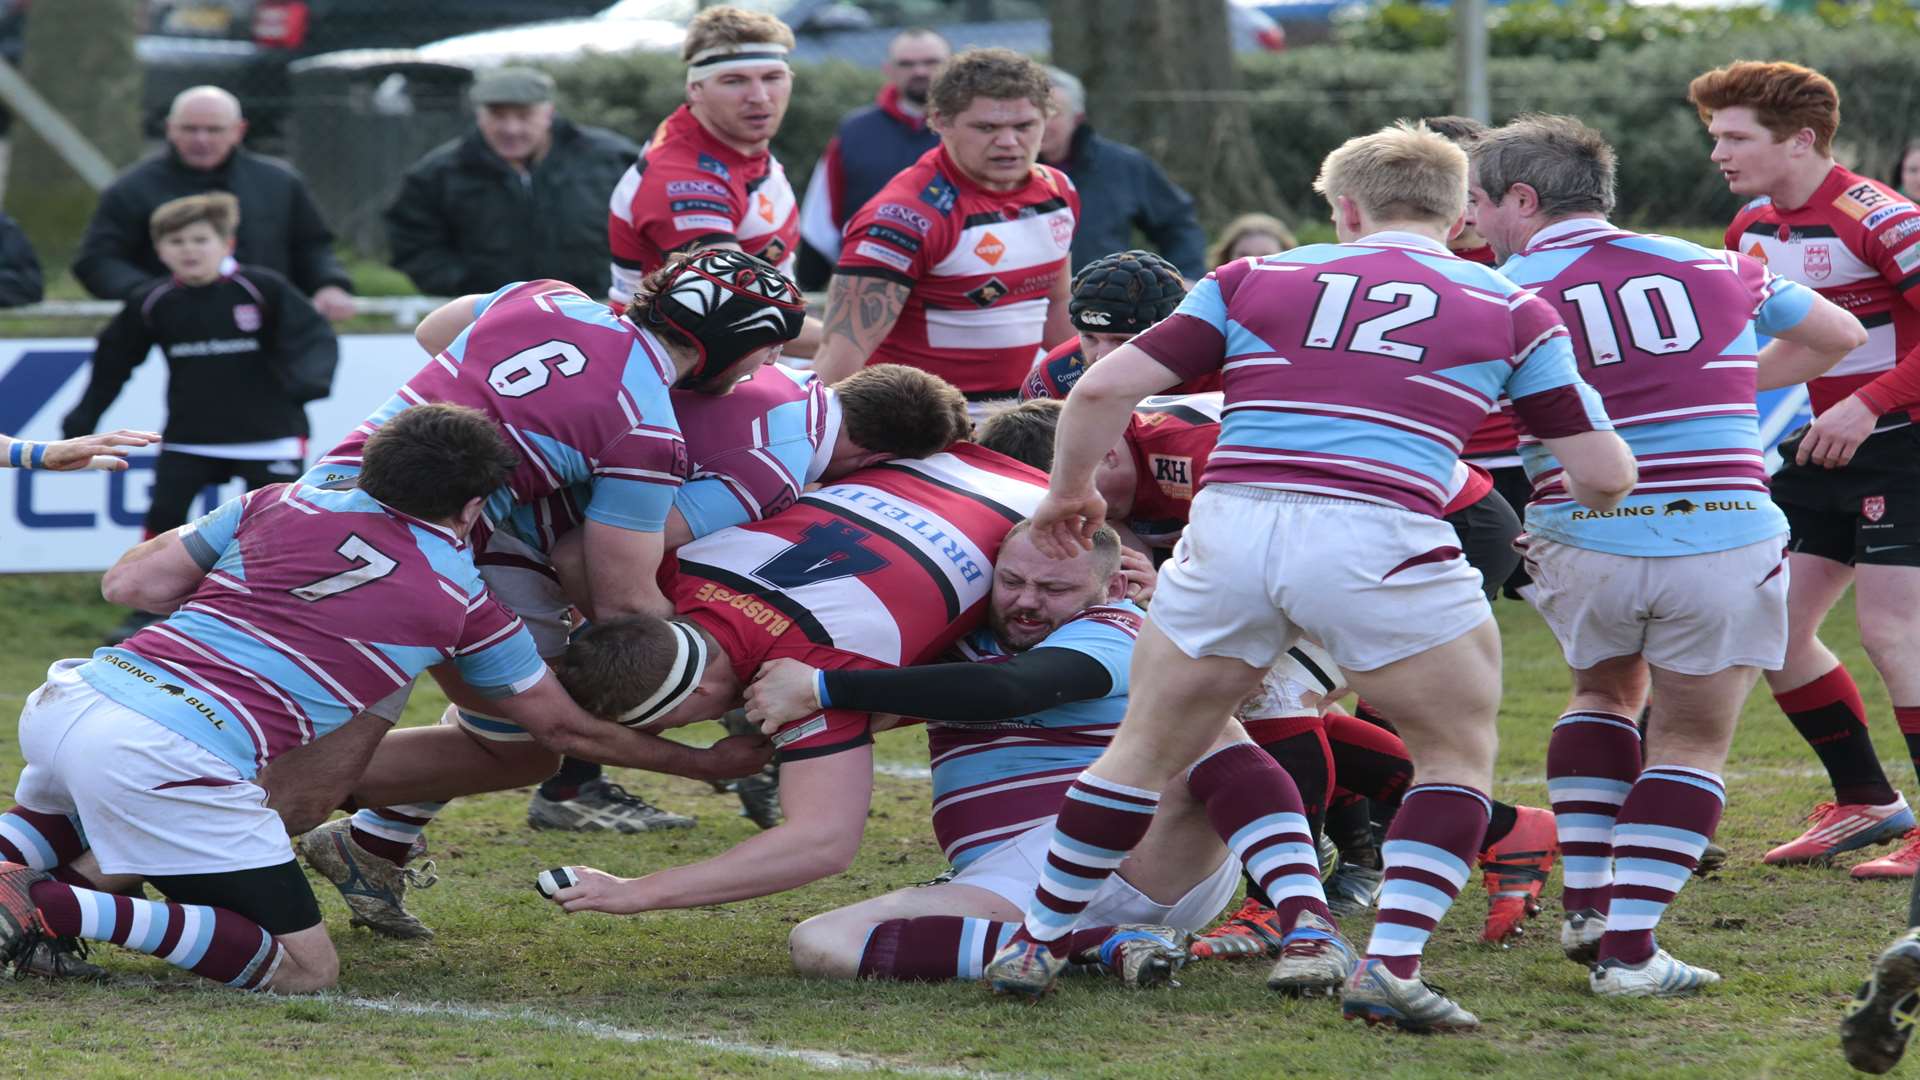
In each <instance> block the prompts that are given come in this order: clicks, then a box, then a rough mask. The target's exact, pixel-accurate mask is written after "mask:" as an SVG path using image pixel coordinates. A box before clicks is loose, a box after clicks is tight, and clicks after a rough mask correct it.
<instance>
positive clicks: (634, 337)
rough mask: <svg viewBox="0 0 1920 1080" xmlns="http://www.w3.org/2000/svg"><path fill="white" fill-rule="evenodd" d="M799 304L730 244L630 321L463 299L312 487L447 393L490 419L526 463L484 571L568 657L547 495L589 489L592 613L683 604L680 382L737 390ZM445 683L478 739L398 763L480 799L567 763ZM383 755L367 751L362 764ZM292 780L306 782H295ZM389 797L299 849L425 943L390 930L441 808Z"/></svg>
mask: <svg viewBox="0 0 1920 1080" xmlns="http://www.w3.org/2000/svg"><path fill="white" fill-rule="evenodd" d="M804 307H805V305H804V301H803V300H802V299H801V297H800V294H799V291H798V290H796V289H795V288H794V287H793V284H792V282H790V281H788V280H787V279H786V278H785V276H783V275H781V274H780V273H779V271H777V270H775V269H774V268H773V267H771V266H769V265H768V264H767V263H765V262H763V261H761V260H759V259H757V258H755V257H753V256H751V255H747V254H744V253H742V252H739V251H731V250H726V249H707V250H702V251H699V252H696V253H694V254H693V255H677V256H675V257H674V258H673V259H672V260H670V261H669V263H668V264H667V265H666V266H664V267H662V268H661V269H660V270H658V271H656V272H655V273H654V274H652V275H650V276H649V277H648V279H647V281H646V283H645V286H644V288H643V290H642V291H641V293H640V294H638V295H637V296H636V297H635V299H634V301H633V302H632V303H631V304H630V305H628V307H627V311H626V313H625V314H622V315H615V314H614V313H613V312H611V311H609V310H608V309H607V307H606V305H605V304H603V303H601V302H600V301H598V300H596V299H594V298H592V297H589V296H587V295H585V294H584V293H582V292H580V291H579V290H578V289H576V288H574V287H573V286H571V285H566V284H562V283H560V282H555V281H534V282H520V283H515V284H512V285H508V286H503V287H502V288H501V289H499V290H498V291H496V292H494V293H493V294H492V295H490V296H485V297H461V298H459V299H456V300H453V301H451V302H449V303H448V304H447V305H446V306H444V307H442V308H440V309H439V310H437V311H435V312H434V313H433V314H431V315H429V316H428V317H427V318H426V319H425V320H424V321H423V322H422V323H421V325H420V327H419V329H418V330H417V331H416V333H415V336H416V337H417V338H418V339H419V340H420V343H421V345H422V346H423V347H425V348H427V349H428V351H429V352H432V353H434V358H433V359H432V360H431V361H429V362H428V363H427V365H426V366H425V367H424V368H422V369H421V370H420V372H419V373H418V374H416V375H414V377H413V378H411V379H409V380H408V381H407V383H406V384H405V385H403V386H402V387H400V389H399V391H398V392H396V393H395V395H394V396H393V397H392V398H391V399H390V400H389V401H388V402H387V403H386V404H385V405H384V406H382V407H381V408H380V410H379V411H377V412H375V413H374V414H373V415H372V416H371V417H369V418H368V419H367V421H366V422H364V423H362V424H361V425H360V427H359V428H357V429H355V431H354V432H353V433H352V434H350V435H349V436H348V437H347V438H346V440H345V441H343V442H342V443H341V445H340V446H338V447H336V448H335V449H334V450H333V451H332V452H330V453H328V454H327V455H325V456H323V457H322V458H321V459H320V462H319V464H318V465H316V466H315V468H314V470H313V471H312V472H310V473H309V478H310V479H312V478H318V479H319V480H320V482H323V483H324V482H326V481H329V480H335V479H343V478H351V477H352V476H353V475H355V472H356V470H357V467H358V463H359V452H360V445H361V443H363V442H364V440H365V439H366V438H367V437H368V435H369V434H371V433H372V432H373V431H376V430H378V428H379V426H380V424H382V423H383V422H384V421H385V420H386V419H387V418H388V417H389V416H392V415H394V414H395V413H397V412H398V411H400V410H401V409H404V408H406V407H408V406H409V405H412V404H415V403H419V402H432V401H448V402H453V403H456V404H464V405H470V406H473V407H475V408H478V409H480V410H481V411H482V412H484V413H486V414H487V416H488V417H489V418H490V419H492V420H493V421H494V423H495V424H496V425H497V426H498V427H499V428H500V430H501V431H502V432H503V433H505V434H506V435H507V436H508V437H509V438H510V439H511V440H512V441H513V443H514V444H515V445H516V446H517V447H518V449H519V452H520V455H521V461H520V464H519V466H518V467H517V468H516V469H515V470H514V473H513V475H512V477H511V478H510V479H509V481H508V482H507V484H505V485H503V486H502V487H501V488H500V490H498V491H496V492H494V494H493V495H492V496H490V497H489V499H488V501H487V515H486V518H487V520H486V522H485V524H484V525H483V527H482V528H483V532H484V534H485V535H484V537H483V538H482V539H480V540H479V542H478V543H476V545H475V546H476V548H477V549H478V554H477V556H476V562H477V563H478V564H479V565H480V569H481V573H482V574H483V575H485V577H486V579H487V582H488V585H489V587H490V588H491V589H492V590H493V591H494V593H495V594H496V595H498V596H499V597H500V599H501V602H502V603H504V604H506V605H507V607H508V608H510V609H511V610H512V611H513V612H514V613H515V614H517V615H519V616H520V617H521V618H523V619H525V620H526V621H527V623H528V625H529V627H530V629H531V630H532V631H533V634H534V638H535V642H536V644H537V645H538V646H539V647H540V650H541V655H543V656H548V657H551V656H554V655H557V654H558V653H559V651H560V650H561V649H562V648H563V647H564V646H565V644H566V634H567V630H568V618H569V615H568V611H569V606H570V605H569V603H568V598H567V597H566V596H565V594H564V593H563V592H562V591H561V589H560V585H559V582H558V579H557V577H556V576H555V575H554V573H553V570H552V568H551V567H550V566H549V565H548V560H547V555H546V552H545V548H546V547H548V546H549V545H550V543H551V541H552V539H553V538H554V536H555V531H554V529H553V528H552V522H551V520H550V518H549V517H547V516H545V515H543V514H542V513H541V511H542V510H544V509H546V508H548V507H550V506H551V502H550V497H551V496H553V495H554V494H555V493H557V492H560V491H562V490H564V489H567V488H569V487H573V486H576V485H587V486H588V489H589V491H588V496H587V498H586V501H585V503H584V509H583V510H582V514H583V516H584V517H585V519H586V521H585V525H584V526H583V527H582V528H581V530H580V531H581V541H582V545H583V548H584V551H585V553H586V555H585V557H586V566H587V576H588V579H589V585H590V589H591V593H592V597H591V599H592V603H593V607H594V609H595V610H596V611H597V612H599V613H601V614H602V615H611V614H619V613H623V612H635V611H650V612H665V611H671V610H672V605H671V603H670V602H669V601H668V600H667V598H666V597H665V596H664V595H663V594H662V593H661V591H660V589H659V586H658V584H657V583H656V582H655V580H654V571H655V569H656V568H657V567H658V565H659V563H660V559H661V555H662V553H663V551H664V549H665V538H664V535H663V530H664V528H665V525H666V519H667V515H668V513H669V512H670V511H671V510H672V508H673V499H674V495H675V493H676V492H677V491H678V489H679V487H680V484H681V482H682V481H683V480H684V479H685V476H686V473H687V468H688V467H687V451H686V445H685V442H684V440H683V439H682V437H681V435H680V431H679V426H678V422H677V420H676V419H675V416H674V410H673V403H672V399H671V397H670V395H669V388H670V387H680V388H684V389H688V390H692V391H694V392H697V393H706V394H724V393H725V392H726V391H727V390H728V389H730V388H731V387H732V386H733V385H734V383H735V382H736V381H738V380H739V378H740V377H742V376H743V375H746V374H748V373H750V372H753V371H756V370H758V369H759V368H760V366H761V365H762V364H764V363H765V362H766V361H768V360H771V359H775V358H777V357H778V356H779V354H780V349H781V346H782V345H783V344H784V343H785V342H786V341H788V340H790V339H791V338H792V337H793V335H794V334H796V333H798V332H799V326H800V319H801V316H802V314H803V312H804ZM437 674H438V673H437ZM440 681H441V685H442V687H443V688H445V689H446V690H447V692H448V696H449V697H450V698H452V699H453V701H454V702H455V703H456V705H457V706H458V707H457V708H455V709H453V710H451V711H450V713H451V715H450V719H452V720H453V721H455V722H456V723H457V725H458V727H459V728H461V729H463V730H465V731H466V732H467V733H468V734H469V735H470V736H472V737H471V739H469V740H468V743H467V744H466V745H459V744H458V740H455V739H451V738H450V736H451V734H452V733H451V732H446V733H438V734H436V733H432V732H430V731H406V732H394V733H392V735H391V739H388V738H387V737H385V736H381V735H380V733H379V732H377V731H376V732H371V733H370V734H372V735H373V736H375V737H379V738H381V740H382V741H383V742H391V743H392V744H393V745H390V746H388V747H386V750H387V751H388V756H389V757H393V758H394V759H395V760H399V758H398V757H397V756H396V755H400V754H401V753H402V751H401V749H400V747H402V746H407V745H409V744H410V741H411V740H426V743H425V745H427V746H434V747H436V749H434V750H432V751H426V750H424V749H422V750H419V751H417V752H418V753H421V754H422V755H423V757H424V758H426V759H427V760H431V761H432V762H434V763H437V764H438V766H439V767H440V769H441V773H440V774H439V775H440V776H441V777H442V780H443V782H444V785H445V786H449V787H450V788H451V789H453V790H464V791H468V792H471V791H490V790H496V789H498V788H501V787H515V786H519V785H520V784H527V783H533V782H536V781H539V780H541V779H544V778H546V777H549V776H551V775H552V774H553V772H554V768H555V766H556V765H557V764H558V763H559V759H558V757H557V756H556V755H555V754H554V753H553V751H552V750H551V749H549V748H547V747H544V746H542V745H540V744H539V743H538V742H537V741H536V740H535V739H534V738H533V737H532V736H531V735H530V734H529V733H528V732H527V731H525V730H524V729H523V728H522V727H521V726H520V725H516V724H513V723H511V722H509V721H506V720H505V719H504V718H500V717H494V716H490V715H489V714H488V713H487V712H486V708H485V702H476V701H473V700H471V698H470V697H468V696H466V695H464V694H463V693H462V692H461V688H460V687H459V686H458V685H457V680H455V679H452V678H451V677H445V676H442V677H441V678H440ZM434 740H447V741H448V743H449V744H450V745H448V746H446V747H440V746H439V744H438V743H436V742H435V741H434ZM372 749H373V746H372V742H371V741H369V742H368V743H367V744H366V745H365V746H364V747H363V748H362V751H363V756H364V754H365V753H370V752H372ZM409 752H415V751H409ZM749 771H750V770H749ZM375 778H376V779H377V770H376V775H375ZM286 782H287V783H288V784H295V785H297V784H298V783H299V781H298V778H297V777H289V778H287V780H286ZM376 789H377V785H372V786H369V787H368V788H366V789H362V790H360V791H359V794H360V795H362V796H365V797H364V798H361V799H360V800H359V802H358V805H360V806H361V807H365V808H366V809H362V810H360V811H359V812H357V813H356V814H355V815H354V817H353V819H352V823H351V824H350V825H349V824H348V823H346V822H335V823H333V824H331V825H328V826H326V827H325V828H323V829H317V830H314V831H313V832H311V833H309V834H308V835H307V836H306V837H303V838H302V840H301V851H302V853H303V854H304V855H305V856H306V857H307V858H308V860H309V862H312V863H314V864H315V868H316V869H318V870H319V871H320V872H321V873H322V874H323V875H325V876H326V877H328V878H329V879H330V880H332V881H334V882H335V883H336V884H341V883H345V882H358V883H359V884H357V885H356V886H355V888H356V889H357V890H359V891H357V892H354V893H349V894H348V895H347V903H348V905H349V906H350V907H354V908H355V911H356V918H357V919H359V920H360V921H361V922H363V923H367V924H369V925H372V926H376V927H379V928H380V932H382V933H388V934H392V935H395V936H402V937H427V936H430V935H431V933H432V931H431V930H429V929H428V928H427V927H425V926H423V925H421V924H420V923H419V922H418V921H417V920H412V919H411V918H409V919H406V920H400V921H397V922H394V923H392V924H391V925H382V920H384V919H388V918H390V917H391V918H396V919H397V914H396V913H397V912H399V911H401V910H403V905H402V904H401V903H400V901H399V898H400V896H401V895H402V894H403V893H404V890H405V887H406V879H405V877H404V876H403V875H402V874H400V872H399V871H400V868H401V867H402V866H404V864H405V862H406V860H407V859H408V858H409V853H410V852H411V850H412V848H413V845H414V843H415V842H416V841H417V840H418V839H419V836H420V833H421V831H422V830H423V829H424V828H425V827H426V825H427V823H428V822H430V821H431V820H432V818H433V815H434V814H435V813H437V812H438V811H439V810H440V806H439V805H437V804H436V803H435V801H432V800H428V801H422V802H418V803H414V802H408V803H406V804H404V805H394V804H391V803H388V802H385V801H374V797H373V795H372V791H373V790H376ZM278 793H279V788H278V787H277V788H276V794H278ZM593 794H594V795H595V797H596V801H598V802H600V803H602V804H604V803H606V802H610V801H615V800H618V801H620V802H627V801H630V800H631V799H632V798H633V797H631V796H626V795H625V793H624V792H617V791H613V792H610V791H607V790H606V789H605V787H604V786H602V787H599V788H597V789H596V790H595V792H594V793H593ZM603 809H604V806H603ZM638 809H639V810H640V811H641V812H643V813H644V812H645V810H648V809H651V808H650V807H644V806H642V807H640V808H638ZM356 867H357V868H356ZM389 894H391V895H389Z"/></svg>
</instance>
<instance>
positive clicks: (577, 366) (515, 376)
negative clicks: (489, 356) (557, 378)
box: [487, 341, 587, 397]
mask: <svg viewBox="0 0 1920 1080" xmlns="http://www.w3.org/2000/svg"><path fill="white" fill-rule="evenodd" d="M555 360H558V361H560V362H559V363H557V364H553V361H555ZM549 364H553V366H552V368H549V367H548V366H547V365H549ZM586 369H587V357H586V354H585V353H582V352H581V351H580V349H579V347H578V346H575V345H573V344H571V343H569V342H565V341H546V342H542V343H540V344H538V345H535V346H534V347H533V348H531V349H521V350H520V351H519V352H517V353H514V354H513V355H512V356H509V357H507V358H506V359H505V360H502V361H500V362H499V363H497V364H495V365H493V367H492V368H491V369H490V370H489V371H488V372H487V385H488V386H491V387H493V392H494V393H496V394H499V395H500V396H501V397H526V396H527V395H528V394H531V393H533V392H534V391H535V390H538V389H540V388H541V387H543V386H545V385H547V382H548V380H550V379H552V378H553V372H554V371H558V372H559V373H560V374H561V375H565V376H572V375H578V374H580V373H581V372H582V371H585V370H586Z"/></svg>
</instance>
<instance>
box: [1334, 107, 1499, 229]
mask: <svg viewBox="0 0 1920 1080" xmlns="http://www.w3.org/2000/svg"><path fill="white" fill-rule="evenodd" d="M1313 190H1315V191H1317V192H1319V193H1320V194H1321V195H1324V196H1326V199H1327V201H1328V202H1329V203H1332V202H1334V201H1335V200H1336V199H1338V198H1340V197H1341V196H1343V195H1344V196H1346V197H1347V198H1349V199H1352V200H1353V201H1354V202H1355V203H1357V204H1359V207H1360V209H1361V211H1362V212H1363V213H1365V214H1366V215H1367V216H1368V217H1369V218H1371V219H1373V220H1374V221H1376V222H1383V221H1429V222H1435V223H1438V224H1443V225H1451V224H1453V223H1454V222H1455V221H1457V220H1459V218H1460V215H1462V214H1464V213H1465V212H1466V209H1467V155H1466V152H1465V151H1463V150H1461V149H1460V148H1459V147H1458V146H1455V145H1454V144H1453V143H1452V142H1451V141H1450V140H1448V139H1447V138H1446V136H1444V135H1441V134H1439V133H1438V132H1435V131H1434V130H1433V129H1431V128H1429V127H1427V125H1425V124H1416V123H1410V122H1408V121H1406V120H1400V121H1396V122H1395V123H1394V124H1393V125H1392V126H1390V127H1384V128H1381V129H1380V130H1379V131H1376V132H1374V133H1373V134H1371V135H1359V136H1356V137H1354V138H1351V139H1348V140H1347V141H1346V142H1344V143H1341V144H1340V146H1339V147H1338V148H1337V149H1335V150H1334V151H1333V153H1331V154H1328V155H1327V159H1326V160H1325V161H1323V162H1321V164H1320V175H1319V176H1317V177H1315V178H1314V181H1313Z"/></svg>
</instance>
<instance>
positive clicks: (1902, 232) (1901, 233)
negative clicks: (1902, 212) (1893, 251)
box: [1880, 217, 1920, 247]
mask: <svg viewBox="0 0 1920 1080" xmlns="http://www.w3.org/2000/svg"><path fill="white" fill-rule="evenodd" d="M1917 232H1920V217H1915V218H1908V219H1907V220H1906V221H1903V222H1901V223H1900V224H1898V225H1895V226H1894V227H1893V228H1891V229H1888V230H1887V234H1886V235H1885V236H1882V237H1881V238H1880V242H1881V243H1883V244H1885V245H1887V246H1888V247H1892V246H1893V245H1895V244H1897V243H1899V242H1900V241H1902V240H1905V239H1906V238H1907V237H1909V236H1912V235H1913V234H1914V233H1917Z"/></svg>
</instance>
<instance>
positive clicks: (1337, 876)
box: [1327, 860, 1387, 919]
mask: <svg viewBox="0 0 1920 1080" xmlns="http://www.w3.org/2000/svg"><path fill="white" fill-rule="evenodd" d="M1386 872H1387V871H1386V869H1385V868H1384V867H1379V866H1367V865H1365V864H1363V863H1357V862H1348V861H1345V860H1342V861H1341V863H1340V865H1339V866H1338V867H1337V868H1335V870H1334V871H1333V876H1332V877H1330V878H1328V879H1327V907H1328V908H1329V909H1330V910H1331V911H1332V912H1333V913H1334V914H1335V915H1337V916H1339V917H1340V918H1342V919H1344V918H1346V917H1347V916H1349V915H1358V914H1360V913H1361V912H1363V911H1365V910H1367V909H1368V908H1370V907H1372V906H1373V902H1374V900H1375V899H1376V898H1378V897H1379V895H1380V880H1381V878H1382V877H1384V876H1385V875H1386Z"/></svg>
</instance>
